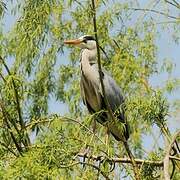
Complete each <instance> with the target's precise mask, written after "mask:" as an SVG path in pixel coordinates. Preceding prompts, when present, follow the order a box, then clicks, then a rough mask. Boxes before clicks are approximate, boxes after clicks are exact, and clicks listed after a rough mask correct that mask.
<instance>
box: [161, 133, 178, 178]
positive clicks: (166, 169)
mask: <svg viewBox="0 0 180 180" xmlns="http://www.w3.org/2000/svg"><path fill="white" fill-rule="evenodd" d="M179 135H180V131H178V132H177V133H176V134H175V135H174V136H173V138H172V140H171V142H170V144H169V146H168V148H167V150H166V154H165V157H164V179H165V180H170V175H169V159H170V158H169V155H170V151H171V149H172V147H173V144H174V143H175V141H176V138H177V137H178V136H179Z"/></svg>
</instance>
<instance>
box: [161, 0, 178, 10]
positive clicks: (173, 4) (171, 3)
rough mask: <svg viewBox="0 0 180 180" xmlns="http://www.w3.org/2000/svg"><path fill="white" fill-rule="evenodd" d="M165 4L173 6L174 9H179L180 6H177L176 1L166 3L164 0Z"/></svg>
mask: <svg viewBox="0 0 180 180" xmlns="http://www.w3.org/2000/svg"><path fill="white" fill-rule="evenodd" d="M164 1H165V2H166V3H168V4H170V5H172V6H174V7H176V8H178V9H179V8H180V4H178V3H177V2H176V1H173V2H174V3H173V2H170V1H168V0H164Z"/></svg>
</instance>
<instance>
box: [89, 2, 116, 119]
mask: <svg viewBox="0 0 180 180" xmlns="http://www.w3.org/2000/svg"><path fill="white" fill-rule="evenodd" d="M91 2H92V12H93V25H94V34H95V39H96V47H97V57H98V58H97V63H98V70H99V77H100V84H101V88H102V93H103V97H104V101H105V105H106V107H107V110H108V113H109V115H110V116H111V119H112V120H113V121H115V119H114V116H113V112H112V110H111V107H110V105H109V102H108V100H107V97H106V92H105V87H104V83H103V72H102V67H101V55H100V46H99V40H98V35H97V25H96V7H95V2H94V0H92V1H91Z"/></svg>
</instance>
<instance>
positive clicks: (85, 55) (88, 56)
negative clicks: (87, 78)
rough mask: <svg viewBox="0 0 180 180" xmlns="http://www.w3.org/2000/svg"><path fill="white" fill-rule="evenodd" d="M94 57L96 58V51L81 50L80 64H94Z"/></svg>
mask: <svg viewBox="0 0 180 180" xmlns="http://www.w3.org/2000/svg"><path fill="white" fill-rule="evenodd" d="M96 57H97V49H96V48H95V49H91V50H89V49H83V50H82V52H81V64H84V63H85V62H86V63H89V64H91V63H93V64H95V63H96V62H97V61H96Z"/></svg>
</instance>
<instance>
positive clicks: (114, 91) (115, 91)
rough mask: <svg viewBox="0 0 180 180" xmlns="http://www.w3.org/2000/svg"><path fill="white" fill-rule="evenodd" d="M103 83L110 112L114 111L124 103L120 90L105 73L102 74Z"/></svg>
mask: <svg viewBox="0 0 180 180" xmlns="http://www.w3.org/2000/svg"><path fill="white" fill-rule="evenodd" d="M103 83H104V88H105V93H106V97H107V100H108V102H109V104H110V107H111V109H112V111H116V110H117V108H119V107H120V106H121V105H122V104H123V103H124V98H123V95H122V92H121V89H120V87H119V86H118V85H117V83H116V82H115V80H114V79H113V78H112V77H111V76H110V75H108V74H107V73H106V72H105V73H104V78H103ZM101 93H102V92H101Z"/></svg>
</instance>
